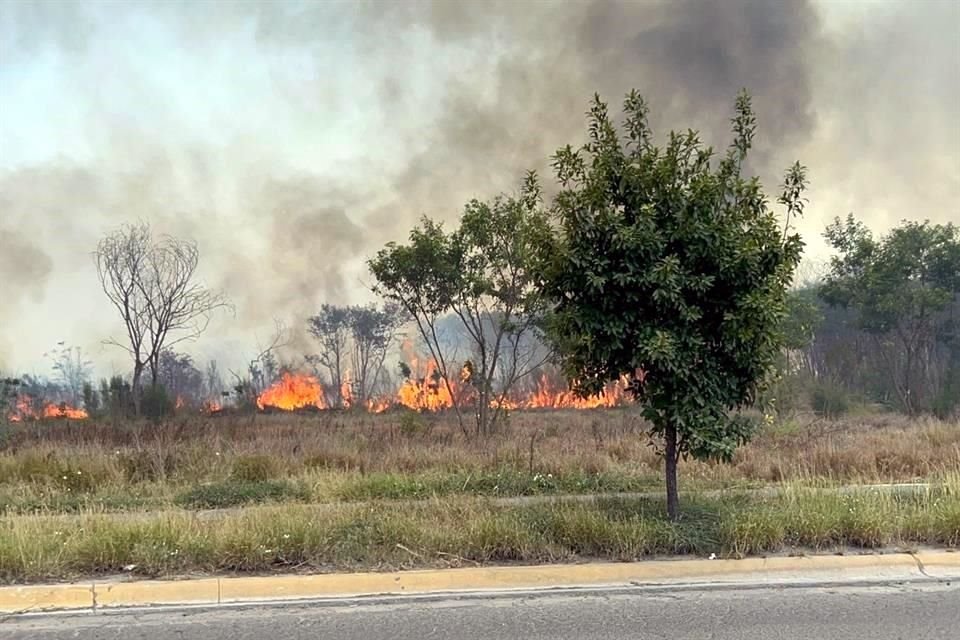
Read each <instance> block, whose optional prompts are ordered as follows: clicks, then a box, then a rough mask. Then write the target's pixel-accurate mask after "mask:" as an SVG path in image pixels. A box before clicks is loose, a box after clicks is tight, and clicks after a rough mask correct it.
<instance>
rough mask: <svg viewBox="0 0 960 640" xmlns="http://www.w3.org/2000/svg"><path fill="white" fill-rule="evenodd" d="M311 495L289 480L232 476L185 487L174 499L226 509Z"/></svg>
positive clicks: (188, 505) (300, 499) (182, 503)
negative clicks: (243, 478)
mask: <svg viewBox="0 0 960 640" xmlns="http://www.w3.org/2000/svg"><path fill="white" fill-rule="evenodd" d="M309 499H310V495H309V492H308V491H306V490H305V489H303V488H301V487H296V486H294V485H292V484H290V483H289V482H284V481H278V480H271V481H266V482H245V481H237V480H229V481H227V482H218V483H214V484H207V485H202V486H199V487H196V488H194V489H190V490H189V491H185V492H184V493H181V494H180V495H178V496H177V497H176V500H175V502H176V504H177V505H179V506H181V507H183V508H185V509H226V508H228V507H238V506H241V505H245V504H259V503H264V502H304V501H307V500H309Z"/></svg>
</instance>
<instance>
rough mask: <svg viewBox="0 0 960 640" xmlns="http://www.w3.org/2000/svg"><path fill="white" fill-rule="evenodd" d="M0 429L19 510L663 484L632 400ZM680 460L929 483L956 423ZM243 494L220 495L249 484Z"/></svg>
mask: <svg viewBox="0 0 960 640" xmlns="http://www.w3.org/2000/svg"><path fill="white" fill-rule="evenodd" d="M0 428H2V429H5V430H4V431H2V432H0V509H7V510H10V511H17V512H24V511H33V510H47V511H54V512H74V511H78V510H82V509H87V508H91V507H95V508H98V509H107V510H114V509H151V508H155V507H158V506H166V505H171V504H174V503H175V502H176V501H177V498H178V497H179V496H182V494H183V493H184V492H186V491H189V490H191V489H195V488H196V487H197V486H198V485H204V484H209V483H220V484H223V483H230V482H233V481H237V482H247V483H249V482H279V481H282V482H286V483H288V484H289V485H290V487H292V488H291V490H290V495H296V496H297V499H298V500H302V499H307V500H310V501H336V500H367V499H376V498H411V497H413V498H424V497H431V496H443V495H451V494H473V495H538V494H539V495H549V494H557V493H597V492H615V491H642V490H656V489H659V487H660V483H661V480H660V474H661V471H660V468H661V467H660V461H659V460H658V459H657V457H656V456H655V454H654V452H653V450H652V448H651V447H649V446H648V439H647V437H646V425H645V424H644V422H643V421H642V420H641V419H640V418H639V417H638V416H637V415H636V414H635V413H634V412H632V411H631V410H628V409H621V410H597V411H555V412H528V413H516V414H513V415H511V416H510V422H509V424H508V425H507V428H506V429H504V430H503V431H502V433H500V434H498V435H496V436H495V437H493V438H491V439H489V440H471V439H467V438H464V437H463V435H462V434H460V432H459V430H458V429H457V428H456V425H455V424H454V423H453V422H452V420H451V419H450V418H449V417H444V416H437V415H426V416H424V415H416V414H409V413H408V414H404V413H391V414H383V415H370V414H366V413H361V414H351V413H334V412H324V413H317V414H310V415H290V414H281V415H250V416H229V415H226V416H220V417H182V418H177V419H175V420H172V421H170V422H168V423H165V424H159V425H158V424H149V423H134V424H131V423H128V422H110V421H90V422H82V423H67V422H53V423H37V424H27V425H13V426H5V427H0ZM680 468H681V487H682V488H685V489H690V488H701V489H705V488H717V487H731V486H732V487H746V486H755V485H758V484H767V483H770V482H782V481H803V482H806V483H817V484H823V483H850V482H895V481H910V480H916V479H923V478H930V477H934V476H937V475H942V474H944V473H950V472H956V471H957V470H958V469H960V423H956V422H952V423H951V422H943V421H938V420H934V419H919V420H911V419H908V418H906V417H903V416H898V415H892V414H876V415H867V416H862V417H857V418H847V419H845V420H842V421H824V420H816V419H813V418H808V419H803V418H801V419H797V420H794V421H790V422H785V423H779V424H775V425H772V426H770V427H768V428H766V429H765V430H764V431H763V432H761V433H760V434H758V436H757V437H756V438H755V439H754V441H753V442H752V443H750V444H749V445H748V446H746V447H744V448H742V449H741V450H740V451H739V452H738V453H737V455H736V457H735V459H734V461H733V463H732V464H719V463H710V462H696V461H687V462H684V463H683V464H681V467H680ZM235 489H236V487H233V488H231V487H229V486H227V487H226V488H225V489H224V493H225V494H229V495H236V496H240V498H238V499H242V497H243V496H245V495H248V494H249V492H247V491H246V490H243V491H240V490H235ZM254 493H256V492H254ZM271 495H272V494H271ZM278 495H281V496H282V495H286V494H285V493H283V492H280V493H279V494H278Z"/></svg>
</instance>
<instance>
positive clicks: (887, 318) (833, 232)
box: [821, 214, 960, 413]
mask: <svg viewBox="0 0 960 640" xmlns="http://www.w3.org/2000/svg"><path fill="white" fill-rule="evenodd" d="M824 236H825V237H826V238H827V240H828V241H829V243H830V245H831V246H832V247H833V248H834V249H836V251H837V255H836V256H834V257H833V258H832V260H831V264H830V273H829V275H828V276H827V278H826V280H825V282H824V285H823V287H822V289H821V295H822V296H823V299H824V300H825V301H826V302H828V303H829V304H831V305H837V306H842V307H845V308H850V309H853V310H854V311H855V312H856V316H857V323H858V324H859V326H860V328H861V329H863V330H864V331H866V332H867V333H869V334H870V335H872V336H873V338H874V340H875V341H876V347H877V350H878V352H879V353H880V354H881V356H882V357H883V358H884V361H885V364H886V366H887V369H888V370H889V376H890V378H889V379H890V380H891V381H892V382H893V385H894V389H895V391H896V394H897V397H898V399H899V401H900V404H901V406H902V407H903V409H904V410H905V411H907V412H908V413H916V412H918V411H920V410H922V409H924V408H929V407H930V406H931V404H932V403H933V402H934V397H933V396H934V395H935V392H934V391H933V390H934V389H935V388H936V387H938V386H940V385H939V384H938V383H937V381H935V380H930V379H929V378H931V377H932V376H936V377H937V378H940V377H943V378H946V379H947V380H949V379H950V374H951V373H952V371H950V370H948V371H947V372H946V373H941V372H938V371H936V370H935V369H936V367H932V366H930V363H931V362H932V360H933V357H932V354H933V352H934V350H935V349H936V348H937V347H938V342H939V343H941V346H942V344H943V343H948V344H949V346H950V347H951V348H953V349H955V348H956V344H955V343H954V341H955V334H956V331H957V319H956V317H955V314H954V313H951V311H952V310H953V309H954V308H955V306H956V300H957V295H958V293H960V232H958V228H957V227H956V226H954V225H953V224H947V225H939V224H937V225H933V224H930V222H929V221H925V222H909V221H904V222H903V223H902V224H901V226H899V227H897V228H895V229H893V230H892V231H891V232H890V233H889V234H887V235H886V236H883V237H882V238H880V239H879V240H878V239H876V238H874V237H873V234H872V233H871V232H870V230H869V229H868V228H867V227H866V225H864V224H863V223H862V222H859V221H857V220H856V219H855V218H854V217H853V215H852V214H851V215H848V216H847V218H846V220H843V221H841V220H840V219H839V218H836V219H835V220H834V222H833V224H831V225H830V226H829V227H827V230H826V232H825V233H824ZM951 364H952V363H951Z"/></svg>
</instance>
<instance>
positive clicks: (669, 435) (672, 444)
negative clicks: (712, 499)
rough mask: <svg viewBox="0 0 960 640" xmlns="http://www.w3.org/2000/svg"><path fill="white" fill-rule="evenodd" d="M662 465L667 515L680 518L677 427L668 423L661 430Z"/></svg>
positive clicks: (673, 518) (674, 518)
mask: <svg viewBox="0 0 960 640" xmlns="http://www.w3.org/2000/svg"><path fill="white" fill-rule="evenodd" d="M663 437H664V440H666V446H665V448H664V458H663V460H664V467H665V470H666V476H667V515H668V516H669V518H670V519H671V520H674V521H676V520H678V519H679V518H680V497H679V495H678V493H677V428H676V427H675V426H674V425H672V424H670V425H667V428H666V429H665V430H664V432H663Z"/></svg>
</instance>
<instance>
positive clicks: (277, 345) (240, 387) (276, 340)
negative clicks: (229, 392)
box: [228, 318, 292, 408]
mask: <svg viewBox="0 0 960 640" xmlns="http://www.w3.org/2000/svg"><path fill="white" fill-rule="evenodd" d="M273 326H274V329H273V334H272V336H271V338H270V341H269V342H268V343H267V344H266V346H263V344H262V343H261V342H260V341H259V339H258V340H257V349H258V352H257V355H255V356H254V357H253V358H251V360H250V362H249V364H247V372H246V374H242V373H237V372H236V371H234V370H233V369H228V371H229V372H230V375H231V376H233V379H234V385H233V390H234V392H235V393H236V394H237V399H238V401H239V402H240V404H241V406H245V407H247V408H251V407H253V406H255V404H256V400H257V396H259V395H260V393H261V392H262V391H263V390H264V389H266V388H267V387H268V386H269V385H271V384H273V382H275V381H276V379H277V377H278V375H279V365H278V363H277V355H276V352H277V350H279V349H282V348H283V347H286V346H287V345H289V344H290V341H291V338H292V336H291V332H290V330H289V329H288V328H287V325H286V323H285V322H283V320H278V319H276V318H274V320H273Z"/></svg>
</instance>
